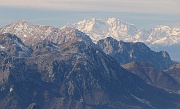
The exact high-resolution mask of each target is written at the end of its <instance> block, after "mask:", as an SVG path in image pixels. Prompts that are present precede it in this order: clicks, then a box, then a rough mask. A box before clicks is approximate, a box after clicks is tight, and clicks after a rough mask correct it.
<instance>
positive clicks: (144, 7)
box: [0, 0, 180, 27]
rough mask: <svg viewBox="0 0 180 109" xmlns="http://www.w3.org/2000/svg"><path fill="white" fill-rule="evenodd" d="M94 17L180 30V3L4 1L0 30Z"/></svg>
mask: <svg viewBox="0 0 180 109" xmlns="http://www.w3.org/2000/svg"><path fill="white" fill-rule="evenodd" d="M92 17H95V18H106V17H116V18H118V19H121V20H124V21H126V22H129V23H133V24H135V25H137V26H138V27H152V26H155V25H159V24H164V25H169V26H178V27H180V0H0V27H2V26H4V25H6V24H8V23H11V22H14V21H16V20H19V19H24V20H27V21H28V22H30V23H35V24H42V25H52V26H56V27H61V26H63V25H65V24H67V23H75V22H77V21H79V20H83V19H90V18H92Z"/></svg>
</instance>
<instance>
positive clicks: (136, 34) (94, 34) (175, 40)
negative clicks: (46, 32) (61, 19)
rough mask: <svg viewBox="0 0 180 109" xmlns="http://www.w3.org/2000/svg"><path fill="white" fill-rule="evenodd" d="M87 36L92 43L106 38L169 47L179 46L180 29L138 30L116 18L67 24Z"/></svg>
mask: <svg viewBox="0 0 180 109" xmlns="http://www.w3.org/2000/svg"><path fill="white" fill-rule="evenodd" d="M67 26H71V27H75V28H77V29H79V30H80V31H82V32H84V33H86V34H88V35H89V36H90V37H91V39H92V40H93V41H94V42H97V41H98V40H100V39H104V38H106V37H113V38H114V39H116V40H118V41H119V40H123V41H128V42H144V43H146V44H150V45H163V46H167V45H168V46H170V45H173V44H180V28H178V27H177V28H171V27H169V26H164V25H159V26H156V27H155V28H151V29H140V28H137V27H136V26H134V25H133V24H129V23H126V22H124V21H121V20H119V19H116V18H106V19H95V18H92V19H90V20H83V21H79V22H78V23H75V24H67V25H66V26H64V27H67Z"/></svg>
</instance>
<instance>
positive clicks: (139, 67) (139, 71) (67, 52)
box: [0, 20, 180, 109]
mask: <svg viewBox="0 0 180 109" xmlns="http://www.w3.org/2000/svg"><path fill="white" fill-rule="evenodd" d="M133 31H134V30H133ZM133 34H134V33H133ZM91 38H92V37H89V36H88V35H87V34H85V33H84V32H81V31H80V30H78V29H75V28H72V27H63V28H61V29H59V28H55V27H51V26H40V25H34V24H29V23H28V22H26V21H24V20H20V21H17V22H14V23H12V24H9V25H7V26H4V27H3V28H1V29H0V95H1V96H0V107H1V108H3V109H14V108H18V109H48V108H55V109H56V108H62V109H179V108H180V105H179V104H180V94H179V89H180V86H179V85H180V83H179V81H178V79H179V77H176V76H175V75H178V70H179V65H178V64H174V63H173V62H172V60H171V58H170V56H169V54H168V53H167V52H165V51H160V52H155V51H152V50H151V49H150V48H149V47H147V46H146V45H145V44H144V43H141V42H136V43H135V42H124V41H118V40H116V39H114V38H112V37H106V38H105V37H104V39H100V40H98V41H97V42H96V43H93V41H92V39H91ZM122 64H123V65H122ZM124 64H125V65H124ZM163 70H164V71H163Z"/></svg>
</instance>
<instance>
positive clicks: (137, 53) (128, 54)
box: [97, 37, 172, 69]
mask: <svg viewBox="0 0 180 109" xmlns="http://www.w3.org/2000/svg"><path fill="white" fill-rule="evenodd" d="M97 45H98V46H99V47H100V48H101V49H103V51H104V52H105V53H106V54H108V55H111V56H112V57H114V58H115V59H117V60H118V62H120V63H121V64H126V63H129V62H133V61H140V62H146V63H149V64H151V65H153V66H155V67H156V68H160V69H167V68H168V67H169V66H170V65H172V61H171V58H170V56H169V54H168V53H167V52H166V51H160V52H154V51H152V50H151V49H150V48H149V47H147V46H146V45H145V44H144V43H141V42H136V43H133V42H130V43H128V42H123V41H117V40H115V39H113V38H111V37H107V38H105V39H102V40H100V41H98V42H97Z"/></svg>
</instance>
